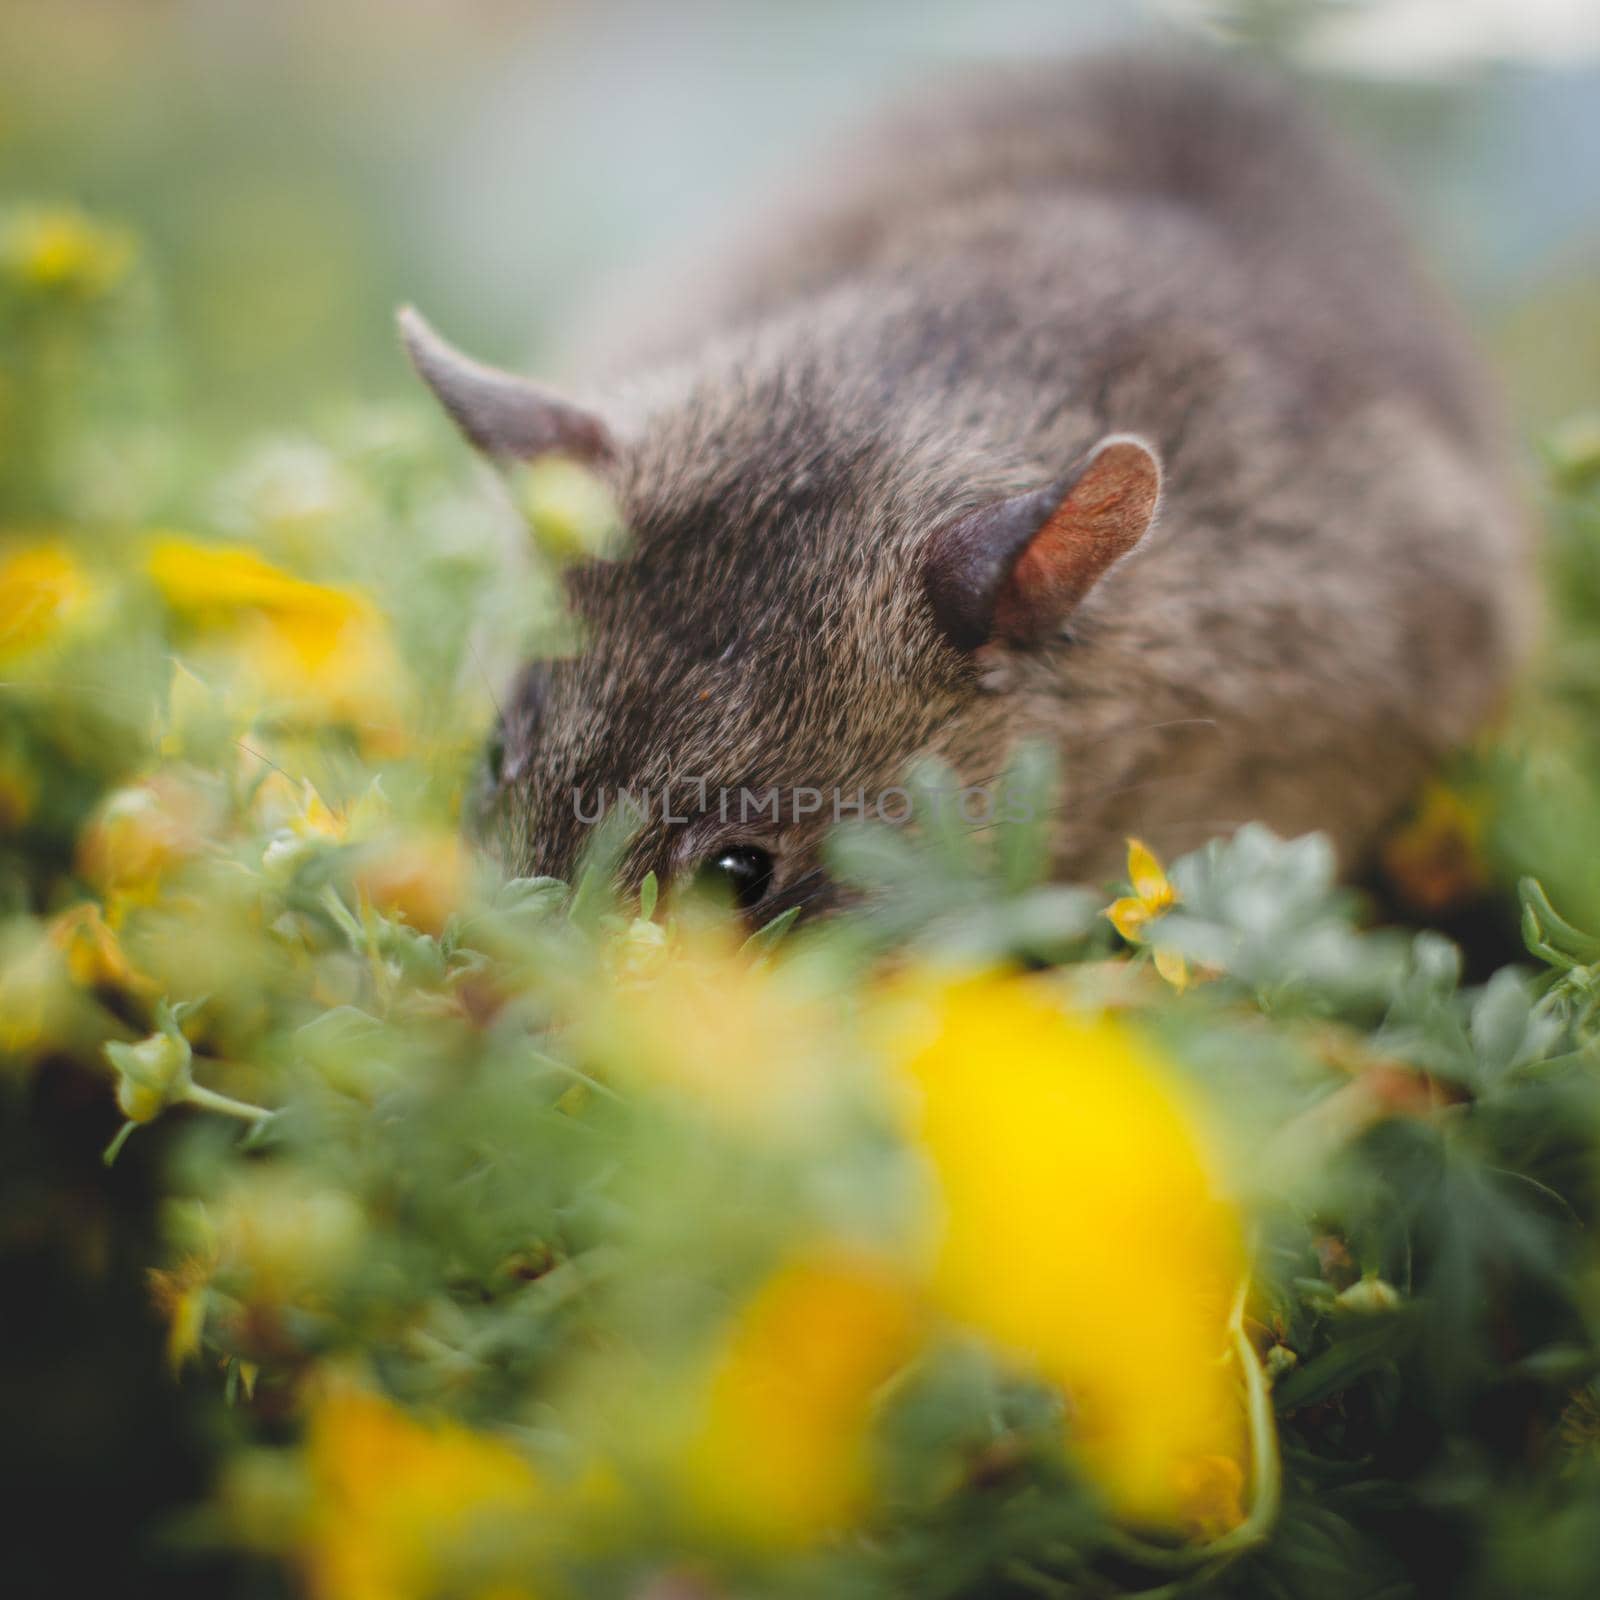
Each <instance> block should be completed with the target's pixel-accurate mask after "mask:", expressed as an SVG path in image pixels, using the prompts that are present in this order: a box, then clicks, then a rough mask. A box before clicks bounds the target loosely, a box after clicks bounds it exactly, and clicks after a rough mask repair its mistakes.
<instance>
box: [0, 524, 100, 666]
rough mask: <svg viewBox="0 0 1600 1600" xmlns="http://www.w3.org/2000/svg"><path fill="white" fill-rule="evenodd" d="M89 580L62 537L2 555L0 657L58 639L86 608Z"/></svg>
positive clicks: (27, 652)
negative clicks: (62, 541) (61, 539)
mask: <svg viewBox="0 0 1600 1600" xmlns="http://www.w3.org/2000/svg"><path fill="white" fill-rule="evenodd" d="M90 588H91V586H90V583H89V579H88V577H87V575H86V574H85V573H84V570H83V568H82V567H81V566H80V565H79V564H78V562H77V560H76V559H75V558H74V557H73V555H72V553H71V552H70V551H69V550H68V549H67V547H66V546H65V545H64V544H62V543H61V542H60V541H59V540H47V541H45V542H42V543H39V544H29V545H23V546H21V547H20V548H17V549H13V550H11V551H9V552H8V553H6V554H5V555H4V556H0V661H6V662H9V661H13V660H16V659H17V658H19V657H21V656H25V655H30V654H32V653H33V652H34V651H36V650H39V649H41V648H43V647H44V646H46V645H49V644H52V643H54V642H55V641H56V640H57V639H59V638H60V637H61V635H62V633H63V632H64V631H65V630H66V629H67V627H68V626H69V625H70V624H71V622H72V620H73V618H74V617H75V616H77V615H78V614H79V613H80V612H81V611H82V610H83V607H84V605H85V603H86V602H87V600H88V598H89V594H90Z"/></svg>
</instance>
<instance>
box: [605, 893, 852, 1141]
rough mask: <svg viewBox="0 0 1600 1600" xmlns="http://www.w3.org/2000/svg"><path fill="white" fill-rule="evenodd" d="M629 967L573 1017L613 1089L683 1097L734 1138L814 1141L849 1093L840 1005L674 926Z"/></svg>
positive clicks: (720, 936) (728, 942)
mask: <svg viewBox="0 0 1600 1600" xmlns="http://www.w3.org/2000/svg"><path fill="white" fill-rule="evenodd" d="M629 955H630V953H629V952H628V951H627V950H626V949H624V950H623V952H622V959H621V960H620V961H619V962H618V963H617V969H616V971H615V972H613V973H612V974H611V976H610V981H609V983H607V984H606V985H605V987H604V988H603V989H602V990H601V991H600V992H598V993H591V994H589V995H587V996H585V997H584V998H583V1003H582V1004H580V1005H579V1006H578V1007H577V1008H576V1015H575V1017H574V1021H575V1024H576V1026H577V1028H578V1030H579V1032H580V1034H581V1035H582V1037H583V1040H584V1042H585V1044H586V1045H587V1046H588V1048H589V1049H590V1050H592V1051H593V1052H594V1053H596V1054H597V1055H599V1056H600V1057H601V1058H602V1059H603V1060H604V1061H606V1063H607V1064H608V1065H610V1066H611V1067H612V1069H613V1071H614V1072H615V1074H616V1075H617V1076H618V1077H619V1078H621V1079H624V1080H630V1081H633V1082H637V1083H639V1084H640V1085H642V1086H644V1087H647V1088H649V1089H651V1090H664V1091H666V1092H667V1093H668V1094H670V1095H675V1096H678V1097H681V1098H682V1099H683V1100H685V1101H687V1102H689V1103H690V1104H691V1105H692V1106H693V1107H694V1108H695V1109H696V1110H697V1111H700V1112H702V1113H704V1114H705V1115H706V1116H707V1117H709V1118H710V1119H711V1120H713V1121H714V1122H717V1123H719V1124H721V1125H722V1126H723V1127H725V1128H726V1129H728V1130H729V1131H730V1132H731V1133H734V1134H737V1135H741V1136H749V1135H751V1134H755V1135H758V1136H760V1137H761V1138H763V1139H776V1140H779V1141H783V1140H787V1139H789V1138H791V1137H800V1138H805V1137H808V1136H810V1135H812V1134H814V1133H815V1131H816V1129H817V1126H818V1121H819V1118H821V1117H823V1116H825V1115H826V1113H827V1111H828V1108H829V1107H830V1106H832V1105H835V1104H837V1103H838V1100H839V1097H840V1092H841V1090H842V1089H844V1088H845V1087H846V1086H847V1083H848V1081H849V1080H848V1078H847V1076H846V1075H845V1071H844V1070H842V1069H843V1068H844V1066H845V1064H846V1063H847V1061H848V1057H846V1055H845V1048H846V1047H845V1042H844V1040H843V1038H842V1037H841V1036H840V1034H839V1031H838V1007H837V1004H836V1003H831V1002H830V1001H829V999H828V998H827V997H826V996H825V995H823V994H821V993H819V992H816V991H814V990H813V989H811V988H809V987H807V986H806V985H805V984H804V983H803V982H802V981H800V979H799V978H798V977H797V976H796V974H794V973H793V972H792V971H786V970H784V969H783V968H782V967H774V966H771V965H768V964H766V963H763V962H759V961H754V960H751V959H750V958H749V957H748V956H747V955H742V954H741V953H740V952H739V950H738V947H737V945H736V943H735V942H734V941H733V940H732V939H730V938H729V937H728V934H727V931H726V930H725V929H720V928H699V927H696V926H694V925H693V924H690V925H687V926H685V925H683V924H680V925H679V927H678V930H677V934H676V937H675V938H674V939H673V940H672V941H671V943H670V944H669V945H668V947H667V948H666V949H665V950H661V949H656V948H652V949H651V950H650V952H649V959H648V960H647V961H644V962H642V963H641V962H638V961H634V960H631V959H629ZM752 1062H759V1063H760V1066H759V1070H752V1067H751V1063H752Z"/></svg>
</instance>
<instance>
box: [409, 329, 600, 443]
mask: <svg viewBox="0 0 1600 1600" xmlns="http://www.w3.org/2000/svg"><path fill="white" fill-rule="evenodd" d="M397 320H398V322H399V324H400V337H401V339H402V340H403V341H404V343H405V347H406V354H407V355H408V356H410V357H411V365H412V366H414V367H415V368H416V369H417V375H418V376H419V377H420V378H421V379H422V381H423V382H424V383H425V384H427V386H428V387H429V388H430V389H432V390H433V392H434V394H435V395H436V396H437V397H438V400H439V403H440V405H442V406H443V407H444V408H445V410H446V411H447V412H449V414H450V417H451V419H452V420H453V421H454V422H455V424H456V426H457V427H458V428H460V429H461V431H462V432H463V433H464V434H465V435H466V436H467V438H468V439H469V440H470V441H471V442H472V443H473V444H474V445H476V446H477V447H478V449H479V450H481V451H482V452H483V453H484V454H485V455H486V456H488V457H489V458H490V459H491V460H492V461H495V462H497V463H504V462H508V461H531V460H533V458H534V457H536V456H542V455H550V454H560V455H566V456H572V457H573V458H575V459H576V460H578V461H584V462H588V463H591V464H599V463H601V462H604V461H607V460H609V459H610V458H611V456H612V455H614V454H615V446H614V445H613V443H612V439H611V435H610V433H609V432H608V431H607V429H606V425H605V423H604V422H602V421H601V420H600V418H599V417H596V416H593V415H591V414H590V413H589V412H587V411H584V410H582V409H580V408H579V407H577V406H575V405H571V404H569V403H568V402H567V401H565V400H563V399H561V398H560V397H559V396H558V395H554V394H551V393H550V392H549V390H547V389H541V388H540V387H539V385H538V384H535V383H530V382H528V380H527V379H526V378H518V377H515V376H514V375H513V374H511V373H509V372H501V371H499V370H498V369H496V368H494V367H486V366H484V365H483V364H482V363H481V362H477V361H474V360H473V359H472V358H471V357H470V356H464V355H462V353H461V352H460V351H459V350H457V349H455V348H454V347H453V346H451V345H449V344H447V343H446V342H445V341H444V340H443V339H441V338H440V337H439V335H438V334H437V333H435V332H434V331H433V329H432V328H430V327H429V326H428V324H427V322H426V321H425V320H424V319H423V317H422V316H421V315H420V313H418V312H417V311H415V310H414V309H413V308H412V307H410V306H406V307H404V308H403V309H402V310H401V312H400V314H399V317H398V319H397Z"/></svg>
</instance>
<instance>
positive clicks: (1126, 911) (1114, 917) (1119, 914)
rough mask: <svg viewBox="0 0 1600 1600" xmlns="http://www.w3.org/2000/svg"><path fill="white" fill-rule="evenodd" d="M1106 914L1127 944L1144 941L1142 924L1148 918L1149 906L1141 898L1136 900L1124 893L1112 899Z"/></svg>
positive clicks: (1143, 924)
mask: <svg viewBox="0 0 1600 1600" xmlns="http://www.w3.org/2000/svg"><path fill="white" fill-rule="evenodd" d="M1106 916H1107V917H1109V918H1110V919H1111V926H1112V927H1113V928H1115V929H1116V930H1117V932H1118V933H1120V934H1121V935H1122V937H1123V938H1124V939H1126V940H1127V941H1128V943H1129V944H1142V943H1143V942H1144V926H1145V924H1146V923H1147V922H1148V921H1149V920H1150V908H1149V907H1148V906H1147V905H1146V904H1145V903H1144V901H1143V900H1136V899H1134V897H1133V896H1132V895H1124V896H1123V897H1122V899H1120V900H1116V901H1113V902H1112V903H1111V904H1110V905H1109V906H1107V907H1106Z"/></svg>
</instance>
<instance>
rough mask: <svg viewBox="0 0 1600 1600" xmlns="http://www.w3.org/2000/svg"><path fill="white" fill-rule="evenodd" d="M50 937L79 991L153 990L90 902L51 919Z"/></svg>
mask: <svg viewBox="0 0 1600 1600" xmlns="http://www.w3.org/2000/svg"><path fill="white" fill-rule="evenodd" d="M49 937H50V942H51V943H52V944H53V945H55V947H56V949H58V950H59V951H60V952H61V953H62V955H63V956H64V957H65V958H66V963H67V971H68V973H69V974H70V976H71V978H72V981H73V982H74V983H75V984H77V986H78V987H79V988H80V989H98V988H117V989H123V990H127V991H128V992H130V993H134V994H148V993H149V992H150V991H151V990H152V989H153V988H154V987H155V986H154V984H153V983H152V982H151V981H150V979H149V978H147V977H145V976H144V975H143V974H142V973H140V972H138V971H136V970H135V968H134V966H133V963H132V962H130V961H129V960H128V957H127V954H126V952H125V951H124V950H123V948H122V942H121V941H120V940H119V939H118V937H117V935H116V932H115V931H114V930H113V929H112V928H111V927H110V926H109V924H108V923H107V922H106V919H105V916H104V914H103V913H102V911H101V909H100V907H99V906H98V905H96V904H95V903H94V901H92V900H85V901H83V902H82V903H81V904H79V905H75V906H71V907H69V908H68V909H67V910H66V911H63V912H61V913H60V914H59V915H57V916H56V917H54V918H53V919H52V920H51V922H50V929H49Z"/></svg>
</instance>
